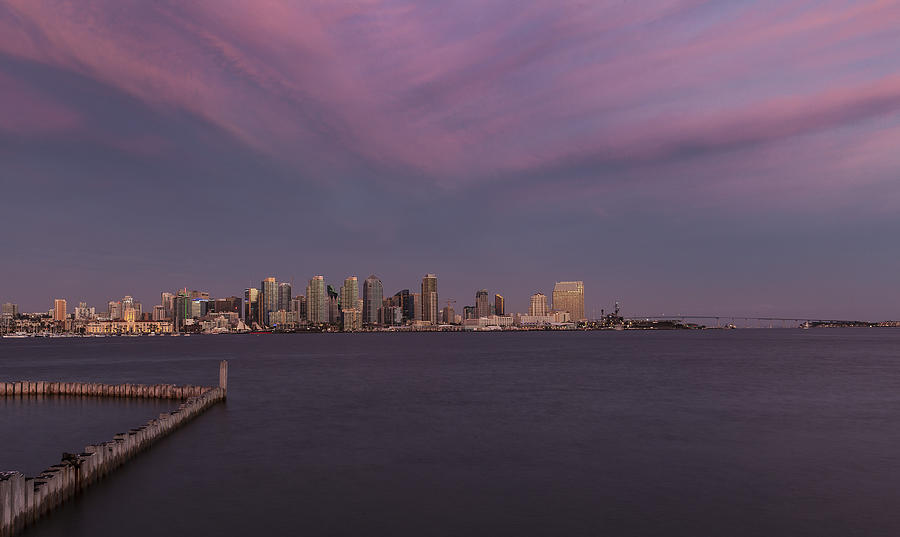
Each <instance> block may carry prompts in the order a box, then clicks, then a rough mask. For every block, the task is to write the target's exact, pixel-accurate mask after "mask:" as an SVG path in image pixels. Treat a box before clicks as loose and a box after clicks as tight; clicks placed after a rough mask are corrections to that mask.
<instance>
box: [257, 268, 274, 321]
mask: <svg viewBox="0 0 900 537" xmlns="http://www.w3.org/2000/svg"><path fill="white" fill-rule="evenodd" d="M277 310H278V282H276V281H275V278H272V277H269V278H266V279H265V280H263V281H261V282H260V284H259V317H258V319H259V321H258V322H259V325H260V326H268V324H269V314H270V313H272V312H273V311H277Z"/></svg>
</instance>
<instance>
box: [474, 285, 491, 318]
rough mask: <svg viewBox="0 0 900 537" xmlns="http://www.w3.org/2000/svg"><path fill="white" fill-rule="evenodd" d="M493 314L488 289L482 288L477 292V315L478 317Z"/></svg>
mask: <svg viewBox="0 0 900 537" xmlns="http://www.w3.org/2000/svg"><path fill="white" fill-rule="evenodd" d="M490 314H491V302H490V299H489V298H488V292H487V289H482V290H481V291H478V292H476V293H475V316H476V317H478V318H481V317H488V316H490Z"/></svg>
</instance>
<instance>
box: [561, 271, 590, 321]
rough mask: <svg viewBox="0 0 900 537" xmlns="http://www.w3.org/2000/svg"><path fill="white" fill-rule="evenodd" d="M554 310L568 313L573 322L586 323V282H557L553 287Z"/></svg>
mask: <svg viewBox="0 0 900 537" xmlns="http://www.w3.org/2000/svg"><path fill="white" fill-rule="evenodd" d="M553 309H554V310H556V311H567V312H569V315H571V316H572V320H573V321H584V320H586V317H585V316H584V282H581V281H577V282H556V285H555V286H554V287H553Z"/></svg>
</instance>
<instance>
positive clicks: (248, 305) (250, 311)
mask: <svg viewBox="0 0 900 537" xmlns="http://www.w3.org/2000/svg"><path fill="white" fill-rule="evenodd" d="M258 318H259V289H257V288H255V287H248V288H247V289H244V322H245V323H246V324H248V325H250V326H252V325H253V321H255V320H256V319H258Z"/></svg>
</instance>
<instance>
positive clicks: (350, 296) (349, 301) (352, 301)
mask: <svg viewBox="0 0 900 537" xmlns="http://www.w3.org/2000/svg"><path fill="white" fill-rule="evenodd" d="M358 299H359V279H357V277H356V276H348V277H347V278H346V279H345V280H344V285H342V286H341V309H342V310H353V309H356V301H357V300H358Z"/></svg>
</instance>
